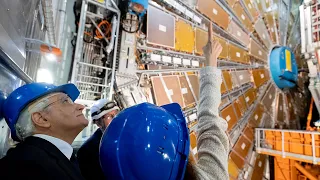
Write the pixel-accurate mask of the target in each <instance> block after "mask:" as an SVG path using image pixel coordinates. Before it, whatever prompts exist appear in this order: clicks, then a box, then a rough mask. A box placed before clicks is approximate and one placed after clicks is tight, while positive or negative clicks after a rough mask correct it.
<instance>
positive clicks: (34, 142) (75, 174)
mask: <svg viewBox="0 0 320 180" xmlns="http://www.w3.org/2000/svg"><path fill="white" fill-rule="evenodd" d="M23 143H25V144H27V145H31V146H36V147H38V148H39V149H42V150H44V151H46V152H47V153H48V155H49V156H51V157H52V158H54V159H56V160H57V164H58V165H59V166H60V167H61V168H62V169H63V170H65V172H66V173H67V174H68V175H69V176H70V177H71V178H72V179H75V180H82V179H83V177H82V176H81V172H80V171H79V169H78V168H76V166H75V165H74V164H72V163H71V162H70V160H69V159H68V158H67V157H66V156H65V155H64V154H63V153H62V152H61V151H60V150H59V149H58V148H57V147H56V146H55V145H53V144H52V143H50V142H49V141H47V140H45V139H42V138H39V137H34V136H31V137H28V138H26V140H25V141H24V142H23Z"/></svg>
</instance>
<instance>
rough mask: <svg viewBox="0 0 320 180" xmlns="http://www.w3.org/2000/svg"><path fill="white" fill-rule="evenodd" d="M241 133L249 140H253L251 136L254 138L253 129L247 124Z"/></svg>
mask: <svg viewBox="0 0 320 180" xmlns="http://www.w3.org/2000/svg"><path fill="white" fill-rule="evenodd" d="M243 134H244V135H245V136H246V137H247V138H248V139H249V140H251V141H253V138H254V131H253V128H251V127H249V126H247V127H246V128H245V129H244V131H243Z"/></svg>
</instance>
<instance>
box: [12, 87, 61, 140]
mask: <svg viewBox="0 0 320 180" xmlns="http://www.w3.org/2000/svg"><path fill="white" fill-rule="evenodd" d="M56 94H57V93H52V94H49V95H47V96H44V97H42V98H40V99H37V100H35V101H33V102H32V103H30V104H28V106H27V107H25V108H24V109H23V110H22V111H21V112H20V115H19V118H18V121H17V123H16V125H15V129H16V134H17V137H18V138H19V139H20V140H21V141H24V140H25V139H26V138H27V137H29V136H32V135H33V133H34V131H35V126H34V124H33V121H32V118H31V115H32V114H33V113H35V112H41V111H43V110H44V109H45V108H46V107H47V106H48V105H49V98H50V97H52V96H54V95H56Z"/></svg>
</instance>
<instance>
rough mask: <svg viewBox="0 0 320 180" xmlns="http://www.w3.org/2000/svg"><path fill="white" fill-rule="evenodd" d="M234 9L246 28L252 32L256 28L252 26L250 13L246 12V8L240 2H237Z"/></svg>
mask: <svg viewBox="0 0 320 180" xmlns="http://www.w3.org/2000/svg"><path fill="white" fill-rule="evenodd" d="M232 9H233V11H234V12H235V14H236V15H237V16H238V17H239V19H240V21H241V22H242V23H243V25H244V26H246V28H247V29H248V30H249V31H250V32H252V31H253V30H254V28H253V26H252V22H251V21H250V19H249V17H248V15H247V14H246V12H245V11H244V9H243V8H242V6H241V4H240V3H239V2H237V3H235V4H234V6H233V8H232Z"/></svg>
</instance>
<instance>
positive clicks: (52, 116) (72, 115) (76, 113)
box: [45, 93, 88, 133]
mask: <svg viewBox="0 0 320 180" xmlns="http://www.w3.org/2000/svg"><path fill="white" fill-rule="evenodd" d="M83 109H84V106H82V105H80V104H76V103H73V101H72V100H71V99H70V98H69V97H68V96H67V95H66V94H64V93H57V94H56V95H54V96H52V97H50V98H49V106H48V107H47V113H45V114H46V115H45V119H47V120H48V121H49V122H50V125H51V126H50V128H51V130H53V131H55V132H59V131H60V132H62V133H65V132H77V131H78V132H80V131H81V130H82V129H83V128H85V127H86V126H87V125H88V120H87V119H86V118H85V117H84V115H83V113H82V110H83Z"/></svg>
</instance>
